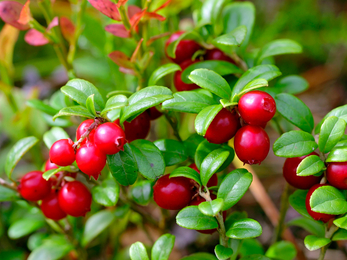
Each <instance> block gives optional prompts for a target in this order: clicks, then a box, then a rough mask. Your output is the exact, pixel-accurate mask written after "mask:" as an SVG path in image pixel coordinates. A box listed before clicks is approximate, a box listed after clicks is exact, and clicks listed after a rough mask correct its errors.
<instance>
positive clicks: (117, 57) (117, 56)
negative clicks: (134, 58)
mask: <svg viewBox="0 0 347 260" xmlns="http://www.w3.org/2000/svg"><path fill="white" fill-rule="evenodd" d="M108 57H110V59H111V60H112V61H113V62H114V63H116V64H117V65H118V66H119V67H123V68H126V69H133V68H134V65H133V64H132V63H131V62H130V60H129V58H128V57H127V56H126V55H125V54H124V53H123V52H121V51H113V52H111V53H110V54H109V55H108Z"/></svg>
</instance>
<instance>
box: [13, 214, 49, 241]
mask: <svg viewBox="0 0 347 260" xmlns="http://www.w3.org/2000/svg"><path fill="white" fill-rule="evenodd" d="M44 225H45V221H44V220H43V219H42V218H21V219H19V220H17V221H15V222H14V223H13V224H11V225H10V227H9V229H8V236H9V238H11V239H18V238H20V237H24V236H26V235H29V234H30V233H32V232H34V231H35V230H38V229H39V228H42V227H43V226H44Z"/></svg>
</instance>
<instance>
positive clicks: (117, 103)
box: [100, 95, 128, 116]
mask: <svg viewBox="0 0 347 260" xmlns="http://www.w3.org/2000/svg"><path fill="white" fill-rule="evenodd" d="M126 105H128V98H127V97H126V96H124V95H116V96H112V97H111V98H109V99H108V100H107V102H106V106H105V108H104V110H102V111H101V113H100V115H101V116H105V115H106V114H107V113H108V112H110V111H112V110H115V109H119V108H122V107H125V106H126Z"/></svg>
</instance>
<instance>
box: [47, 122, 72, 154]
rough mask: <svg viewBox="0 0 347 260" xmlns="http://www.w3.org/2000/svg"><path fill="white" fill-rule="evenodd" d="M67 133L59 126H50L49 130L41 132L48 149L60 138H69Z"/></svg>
mask: <svg viewBox="0 0 347 260" xmlns="http://www.w3.org/2000/svg"><path fill="white" fill-rule="evenodd" d="M69 138H70V137H69V135H68V134H67V133H66V132H65V130H64V129H63V128H61V127H52V128H51V129H50V130H49V131H47V132H46V133H44V134H43V141H44V142H45V144H46V146H47V148H48V149H51V146H52V145H53V144H54V143H55V142H56V141H58V140H60V139H69Z"/></svg>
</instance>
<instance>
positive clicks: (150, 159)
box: [130, 139, 165, 181]
mask: <svg viewBox="0 0 347 260" xmlns="http://www.w3.org/2000/svg"><path fill="white" fill-rule="evenodd" d="M130 147H131V150H132V151H133V154H134V156H135V159H136V162H137V165H138V168H139V172H140V173H141V174H142V175H143V176H144V177H145V178H147V179H149V180H152V181H153V180H155V179H157V178H158V177H159V176H161V175H163V174H164V172H165V161H164V157H163V155H162V153H161V151H160V150H159V149H158V148H157V146H155V145H154V144H153V143H152V142H150V141H147V140H143V139H138V140H135V141H133V142H131V143H130Z"/></svg>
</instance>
